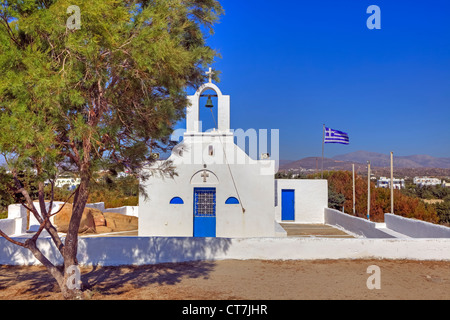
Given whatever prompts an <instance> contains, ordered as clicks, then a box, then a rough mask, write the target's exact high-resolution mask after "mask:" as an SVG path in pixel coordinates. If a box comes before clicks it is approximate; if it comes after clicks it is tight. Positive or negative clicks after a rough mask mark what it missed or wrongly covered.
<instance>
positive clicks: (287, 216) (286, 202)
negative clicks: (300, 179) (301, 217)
mask: <svg viewBox="0 0 450 320" xmlns="http://www.w3.org/2000/svg"><path fill="white" fill-rule="evenodd" d="M281 220H295V190H286V189H282V190H281Z"/></svg>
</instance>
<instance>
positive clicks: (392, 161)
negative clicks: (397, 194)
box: [391, 151, 394, 214]
mask: <svg viewBox="0 0 450 320" xmlns="http://www.w3.org/2000/svg"><path fill="white" fill-rule="evenodd" d="M391 213H392V214H394V152H392V151H391Z"/></svg>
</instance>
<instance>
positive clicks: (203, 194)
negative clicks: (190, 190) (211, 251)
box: [194, 188, 216, 237]
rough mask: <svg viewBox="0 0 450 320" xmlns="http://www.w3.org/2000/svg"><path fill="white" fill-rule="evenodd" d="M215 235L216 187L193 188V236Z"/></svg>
mask: <svg viewBox="0 0 450 320" xmlns="http://www.w3.org/2000/svg"><path fill="white" fill-rule="evenodd" d="M215 236H216V188H194V237H215Z"/></svg>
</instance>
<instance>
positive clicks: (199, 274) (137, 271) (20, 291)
mask: <svg viewBox="0 0 450 320" xmlns="http://www.w3.org/2000/svg"><path fill="white" fill-rule="evenodd" d="M215 265H216V264H215V263H214V262H212V261H195V262H180V263H163V264H157V265H145V266H118V267H99V266H93V267H90V268H87V267H85V268H81V272H82V275H81V279H82V282H83V290H84V289H89V290H94V291H96V292H98V293H100V294H101V295H105V296H108V295H118V294H122V293H124V292H126V291H127V290H128V289H129V288H135V289H138V288H142V287H146V286H150V285H153V284H156V285H168V286H170V285H175V284H177V283H179V282H181V281H183V279H192V278H201V279H207V278H208V277H209V274H210V272H211V271H212V270H213V269H214V267H215ZM13 286H15V287H14V290H12V291H11V293H10V294H8V295H7V296H6V295H0V297H1V298H2V299H4V298H6V299H35V298H37V299H39V298H50V297H52V298H56V299H62V295H61V296H59V294H60V289H59V287H58V285H57V283H56V281H55V279H54V278H53V277H52V276H51V275H50V274H49V273H48V272H47V271H46V269H45V268H44V267H21V266H0V291H1V290H10V289H11V287H13ZM55 294H57V295H58V296H55Z"/></svg>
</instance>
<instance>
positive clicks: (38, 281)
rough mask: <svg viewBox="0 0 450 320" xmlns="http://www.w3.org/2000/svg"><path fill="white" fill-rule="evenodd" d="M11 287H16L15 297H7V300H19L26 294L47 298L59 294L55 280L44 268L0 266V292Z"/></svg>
mask: <svg viewBox="0 0 450 320" xmlns="http://www.w3.org/2000/svg"><path fill="white" fill-rule="evenodd" d="M13 286H17V288H16V290H15V295H16V296H8V297H7V298H8V299H14V298H17V299H21V298H24V297H26V296H27V295H28V294H31V295H33V296H37V297H38V296H39V297H41V296H42V297H48V296H49V295H50V294H53V293H55V292H59V287H58V284H57V283H56V280H55V279H54V278H53V277H52V276H51V275H50V274H49V273H48V272H47V270H46V269H45V268H44V267H23V266H0V290H8V289H10V288H11V287H13Z"/></svg>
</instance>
